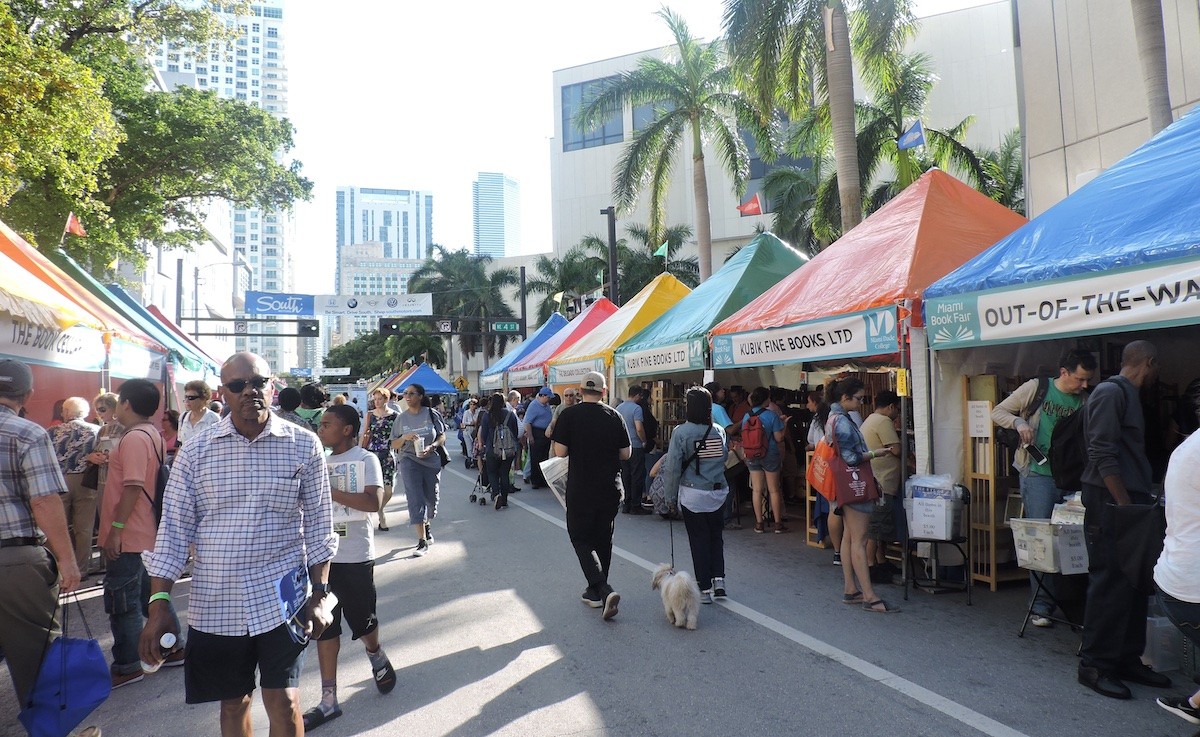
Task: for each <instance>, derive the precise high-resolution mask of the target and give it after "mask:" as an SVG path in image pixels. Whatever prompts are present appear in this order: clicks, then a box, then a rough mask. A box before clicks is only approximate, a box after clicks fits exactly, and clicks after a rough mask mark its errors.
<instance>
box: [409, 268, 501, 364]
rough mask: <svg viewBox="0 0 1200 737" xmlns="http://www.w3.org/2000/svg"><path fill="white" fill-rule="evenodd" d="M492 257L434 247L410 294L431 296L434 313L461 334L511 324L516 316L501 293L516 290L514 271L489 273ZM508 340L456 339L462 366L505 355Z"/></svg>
mask: <svg viewBox="0 0 1200 737" xmlns="http://www.w3.org/2000/svg"><path fill="white" fill-rule="evenodd" d="M491 265H492V257H491V256H476V255H474V254H472V253H471V252H470V251H468V250H466V249H465V248H464V249H461V250H458V251H451V250H449V249H446V248H443V247H442V246H438V245H435V246H434V247H433V255H431V256H430V257H429V259H428V260H426V262H425V264H424V265H423V266H421V268H420V269H417V271H416V272H415V273H414V274H413V275H412V277H411V278H410V279H409V282H408V287H409V291H411V292H415V293H430V294H432V295H433V311H434V313H436V314H438V315H452V316H454V317H455V318H457V320H458V325H459V330H460V331H462V332H483V331H484V330H485V329H486V327H487V324H488V323H489V322H490V321H492V320H513V319H516V315H514V314H513V311H512V308H510V307H509V306H508V303H507V302H506V301H505V299H504V290H505V289H511V288H512V287H516V286H518V284H519V283H520V279H519V277H518V276H517V272H516V270H515V269H510V268H502V269H492V270H490V271H489V268H488V267H490V266H491ZM509 337H510V336H507V335H494V334H493V335H488V336H487V339H486V340H484V338H483V336H482V335H463V336H460V337H459V346H460V348H461V350H462V359H463V365H464V366H466V364H467V358H468V357H470V356H473V355H475V354H476V353H480V352H483V353H484V354H485V356H486V357H488V358H493V357H497V356H501V355H503V354H504V349H505V347H506V346H507V345H508V340H509Z"/></svg>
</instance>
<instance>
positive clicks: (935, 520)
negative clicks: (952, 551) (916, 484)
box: [904, 498, 963, 540]
mask: <svg viewBox="0 0 1200 737" xmlns="http://www.w3.org/2000/svg"><path fill="white" fill-rule="evenodd" d="M962 508H963V503H962V502H961V501H959V500H957V499H921V498H913V499H905V500H904V511H905V514H906V515H907V516H908V535H909V537H913V538H922V539H925V540H953V539H954V538H955V537H956V534H957V533H958V531H959V529H960V528H961V518H962Z"/></svg>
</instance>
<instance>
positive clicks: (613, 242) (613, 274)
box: [600, 205, 621, 307]
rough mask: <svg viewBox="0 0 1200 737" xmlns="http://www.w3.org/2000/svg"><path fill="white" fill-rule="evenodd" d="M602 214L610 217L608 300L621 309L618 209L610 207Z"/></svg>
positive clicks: (601, 212)
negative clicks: (618, 271) (618, 268)
mask: <svg viewBox="0 0 1200 737" xmlns="http://www.w3.org/2000/svg"><path fill="white" fill-rule="evenodd" d="M600 214H601V215H607V216H608V298H609V299H611V300H612V302H613V304H615V305H616V306H617V307H620V306H621V302H620V300H619V299H618V295H619V294H620V291H619V289H618V285H617V208H616V207H613V206H612V205H609V206H608V207H606V208H604V209H603V210H601V211H600Z"/></svg>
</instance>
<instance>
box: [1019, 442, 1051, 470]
mask: <svg viewBox="0 0 1200 737" xmlns="http://www.w3.org/2000/svg"><path fill="white" fill-rule="evenodd" d="M1025 452H1026V453H1028V454H1029V457H1030V458H1032V459H1033V461H1034V463H1036V464H1038V465H1039V466H1044V465H1046V463H1048V462H1049V461H1050V459H1049V458H1047V457H1046V454H1045V453H1043V452H1042V450H1041V448H1039V447H1037V446H1036V445H1033V444H1030V445H1026V446H1025Z"/></svg>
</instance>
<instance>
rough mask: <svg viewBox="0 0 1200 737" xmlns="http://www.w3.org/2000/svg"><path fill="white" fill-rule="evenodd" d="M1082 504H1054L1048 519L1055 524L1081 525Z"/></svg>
mask: <svg viewBox="0 0 1200 737" xmlns="http://www.w3.org/2000/svg"><path fill="white" fill-rule="evenodd" d="M1083 513H1084V508H1083V505H1082V504H1055V505H1054V512H1053V513H1052V514H1051V515H1050V521H1051V522H1053V523H1054V524H1056V525H1083Z"/></svg>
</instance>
